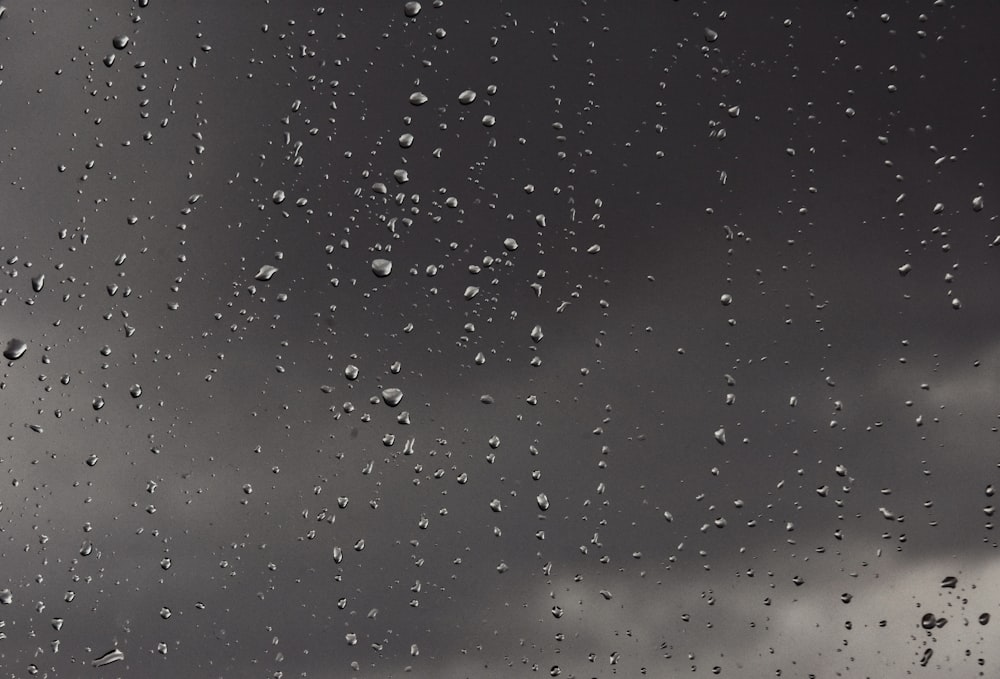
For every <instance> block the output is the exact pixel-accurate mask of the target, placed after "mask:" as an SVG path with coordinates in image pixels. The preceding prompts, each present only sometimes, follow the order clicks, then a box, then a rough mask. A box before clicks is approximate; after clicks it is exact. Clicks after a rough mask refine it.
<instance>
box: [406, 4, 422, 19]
mask: <svg viewBox="0 0 1000 679" xmlns="http://www.w3.org/2000/svg"><path fill="white" fill-rule="evenodd" d="M403 14H405V15H406V16H408V17H410V18H413V17H415V16H417V15H418V14H420V3H419V2H414V1H412V0H411V2H408V3H406V4H405V5H403Z"/></svg>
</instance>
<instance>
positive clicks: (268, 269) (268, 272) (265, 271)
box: [254, 264, 278, 281]
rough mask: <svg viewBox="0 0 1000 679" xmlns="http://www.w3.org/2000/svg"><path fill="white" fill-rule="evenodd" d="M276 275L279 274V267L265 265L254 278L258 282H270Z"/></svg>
mask: <svg viewBox="0 0 1000 679" xmlns="http://www.w3.org/2000/svg"><path fill="white" fill-rule="evenodd" d="M276 273H278V268H277V267H275V266H271V265H270V264H265V265H264V266H262V267H260V269H259V270H258V271H257V274H256V275H255V276H254V278H255V279H256V280H258V281H269V280H271V278H272V277H274V274H276Z"/></svg>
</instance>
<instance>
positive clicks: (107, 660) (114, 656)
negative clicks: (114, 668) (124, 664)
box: [91, 648, 125, 667]
mask: <svg viewBox="0 0 1000 679" xmlns="http://www.w3.org/2000/svg"><path fill="white" fill-rule="evenodd" d="M124 659H125V654H124V653H122V652H121V651H119V650H118V649H117V648H115V649H113V650H110V651H108V652H107V653H105V654H104V655H102V656H101V657H100V658H96V659H95V660H94V661H93V662H92V663H91V664H92V665H93V666H94V667H104V666H105V665H110V664H111V663H115V662H118V661H119V660H124Z"/></svg>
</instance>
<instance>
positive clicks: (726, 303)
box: [719, 293, 733, 306]
mask: <svg viewBox="0 0 1000 679" xmlns="http://www.w3.org/2000/svg"><path fill="white" fill-rule="evenodd" d="M719 301H720V302H722V306H729V305H730V304H732V303H733V296H732V295H730V294H728V293H727V294H725V295H723V296H722V297H720V298H719Z"/></svg>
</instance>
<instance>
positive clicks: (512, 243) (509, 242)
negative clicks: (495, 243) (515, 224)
mask: <svg viewBox="0 0 1000 679" xmlns="http://www.w3.org/2000/svg"><path fill="white" fill-rule="evenodd" d="M503 246H504V247H505V248H506V249H507V251H508V252H514V250H517V241H516V240H514V239H513V238H504V241H503Z"/></svg>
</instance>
